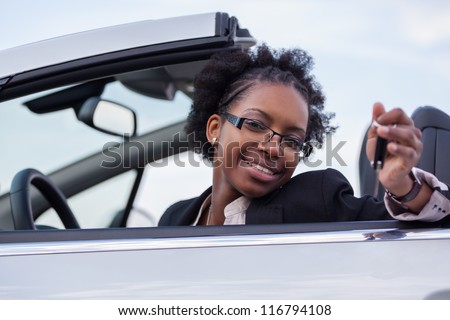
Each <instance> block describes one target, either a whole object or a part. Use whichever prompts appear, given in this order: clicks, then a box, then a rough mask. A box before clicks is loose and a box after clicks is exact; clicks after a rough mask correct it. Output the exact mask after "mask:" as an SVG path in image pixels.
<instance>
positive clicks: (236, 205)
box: [192, 195, 250, 226]
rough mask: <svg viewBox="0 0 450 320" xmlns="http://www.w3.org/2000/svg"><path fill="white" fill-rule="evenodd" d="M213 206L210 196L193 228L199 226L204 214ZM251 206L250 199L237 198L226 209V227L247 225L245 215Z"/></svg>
mask: <svg viewBox="0 0 450 320" xmlns="http://www.w3.org/2000/svg"><path fill="white" fill-rule="evenodd" d="M210 205H211V195H209V196H208V197H207V198H206V199H205V201H203V204H202V206H201V207H200V210H199V212H198V214H197V218H196V219H195V221H194V223H193V224H192V225H193V226H196V225H198V221H199V220H200V217H201V216H202V212H203V211H204V210H205V209H206V208H208V207H209V206H210ZM249 205H250V199H249V198H247V197H244V196H241V197H239V198H237V199H236V200H234V201H232V202H230V203H229V204H228V205H227V206H226V207H225V209H224V215H225V221H224V223H223V224H224V225H232V224H245V214H246V212H247V208H248V206H249Z"/></svg>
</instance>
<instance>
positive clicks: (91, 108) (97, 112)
mask: <svg viewBox="0 0 450 320" xmlns="http://www.w3.org/2000/svg"><path fill="white" fill-rule="evenodd" d="M77 118H78V120H80V121H81V122H84V123H85V124H87V125H88V126H90V127H92V128H94V129H97V130H99V131H101V132H105V133H108V134H112V135H115V136H120V137H132V136H135V135H136V129H137V128H136V127H137V125H136V114H135V113H134V111H133V110H131V109H129V108H127V107H125V106H123V105H121V104H118V103H115V102H112V101H107V100H102V99H100V98H98V97H92V98H89V99H88V100H86V101H85V102H84V103H83V105H82V106H81V108H80V109H79V110H78V112H77Z"/></svg>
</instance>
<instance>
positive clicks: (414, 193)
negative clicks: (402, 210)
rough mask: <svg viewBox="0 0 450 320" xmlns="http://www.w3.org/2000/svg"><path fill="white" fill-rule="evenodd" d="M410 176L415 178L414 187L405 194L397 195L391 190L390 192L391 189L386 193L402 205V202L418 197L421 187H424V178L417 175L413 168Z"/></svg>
mask: <svg viewBox="0 0 450 320" xmlns="http://www.w3.org/2000/svg"><path fill="white" fill-rule="evenodd" d="M409 176H410V177H411V179H412V180H413V187H412V188H411V190H410V191H409V192H408V193H407V194H405V195H404V196H401V197H399V196H396V195H394V194H392V193H391V192H389V190H386V194H387V195H388V197H389V198H391V199H392V200H393V201H394V202H396V203H397V204H399V205H402V203H405V202H409V201H411V200H414V199H415V198H416V197H417V195H418V194H419V192H420V189H422V186H423V183H422V179H420V177H419V176H417V175H416V174H415V173H414V172H413V171H412V170H411V172H410V173H409Z"/></svg>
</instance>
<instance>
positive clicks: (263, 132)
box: [221, 112, 310, 156]
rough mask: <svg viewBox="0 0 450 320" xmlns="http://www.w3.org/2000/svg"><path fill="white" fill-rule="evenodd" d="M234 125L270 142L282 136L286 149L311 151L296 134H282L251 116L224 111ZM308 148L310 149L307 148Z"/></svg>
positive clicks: (283, 148) (281, 142) (283, 145)
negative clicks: (243, 116) (250, 117)
mask: <svg viewBox="0 0 450 320" xmlns="http://www.w3.org/2000/svg"><path fill="white" fill-rule="evenodd" d="M221 115H222V116H223V117H224V118H225V119H227V120H228V122H230V123H231V124H232V125H233V126H235V127H236V128H238V129H240V130H242V131H244V132H245V133H246V134H247V135H248V136H249V137H251V138H252V139H254V140H255V141H261V142H269V141H270V140H272V138H273V137H274V136H280V138H281V141H280V148H281V149H282V150H284V151H291V152H303V154H304V155H306V156H307V154H309V153H310V150H309V148H310V145H309V144H305V142H304V141H303V140H302V139H299V138H297V137H294V136H288V135H282V134H279V133H278V132H276V131H274V130H272V129H270V128H269V127H268V126H266V125H265V124H264V123H262V122H261V121H258V120H255V119H249V118H240V117H238V116H235V115H234V114H231V113H228V112H224V113H222V114H221ZM306 149H308V150H306Z"/></svg>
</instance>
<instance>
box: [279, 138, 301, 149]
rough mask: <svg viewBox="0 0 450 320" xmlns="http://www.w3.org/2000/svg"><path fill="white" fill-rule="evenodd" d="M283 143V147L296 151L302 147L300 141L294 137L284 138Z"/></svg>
mask: <svg viewBox="0 0 450 320" xmlns="http://www.w3.org/2000/svg"><path fill="white" fill-rule="evenodd" d="M283 143H284V144H285V146H287V147H289V148H292V149H297V150H300V149H301V147H302V145H303V141H302V140H300V139H297V138H294V137H284V139H283Z"/></svg>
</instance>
